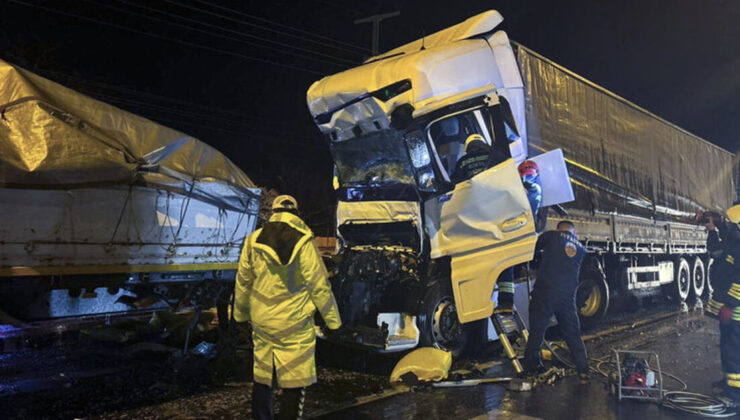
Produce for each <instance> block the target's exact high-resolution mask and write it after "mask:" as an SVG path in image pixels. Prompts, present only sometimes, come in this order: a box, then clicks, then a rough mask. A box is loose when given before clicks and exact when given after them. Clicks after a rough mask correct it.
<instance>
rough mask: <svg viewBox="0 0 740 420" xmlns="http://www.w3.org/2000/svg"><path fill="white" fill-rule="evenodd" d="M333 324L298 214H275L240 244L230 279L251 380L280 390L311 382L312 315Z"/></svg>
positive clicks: (333, 308) (319, 265)
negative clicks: (248, 331) (246, 326)
mask: <svg viewBox="0 0 740 420" xmlns="http://www.w3.org/2000/svg"><path fill="white" fill-rule="evenodd" d="M316 309H318V310H319V312H320V313H321V316H322V317H323V318H324V321H325V322H326V325H327V326H328V327H329V328H331V329H336V328H339V327H340V325H341V323H342V322H341V320H340V318H339V311H338V309H337V303H336V301H335V300H334V295H333V294H332V292H331V288H330V286H329V282H328V280H327V272H326V267H325V266H324V263H323V261H322V260H321V256H320V255H319V252H318V249H317V248H316V244H315V243H314V240H313V233H312V232H311V230H310V229H309V227H308V226H307V225H306V224H305V223H304V222H303V220H301V219H300V218H299V217H298V216H295V215H293V214H291V213H288V212H279V213H275V214H274V215H273V216H272V217H271V218H270V220H269V221H268V222H267V223H265V225H264V226H263V227H262V228H261V229H259V230H257V231H255V232H254V233H252V234H251V235H249V236H248V237H247V239H246V240H245V242H244V248H243V249H242V254H241V258H240V259H239V271H238V273H237V277H236V290H235V303H234V318H235V319H236V320H237V321H238V322H250V323H251V325H252V339H253V341H254V380H255V382H257V383H261V384H264V385H268V386H272V383H273V382H272V380H273V378H272V374H273V371H274V372H275V373H276V375H277V383H278V386H279V387H281V388H302V387H306V386H309V385H311V384H313V383H315V382H316V364H315V361H314V350H315V347H316V336H315V332H314V322H313V315H314V313H315V312H316Z"/></svg>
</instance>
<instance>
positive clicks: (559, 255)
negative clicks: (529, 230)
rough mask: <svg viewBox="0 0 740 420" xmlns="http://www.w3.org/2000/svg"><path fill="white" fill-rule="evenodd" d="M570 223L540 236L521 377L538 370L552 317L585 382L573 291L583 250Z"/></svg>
mask: <svg viewBox="0 0 740 420" xmlns="http://www.w3.org/2000/svg"><path fill="white" fill-rule="evenodd" d="M575 233H576V229H575V226H574V225H573V223H572V222H569V221H561V222H560V223H558V226H557V230H556V231H548V232H545V233H543V234H542V235H540V237H539V238H538V240H537V245H536V248H535V252H537V251H539V250H542V251H543V252H542V256H541V257H540V264H539V269H538V271H537V281H536V282H535V284H534V290H533V291H532V301H531V302H530V303H529V341H528V342H527V348H526V351H525V352H524V374H525V375H528V376H529V375H534V374H536V373H537V372H538V371H539V370H540V369H541V368H542V359H541V357H542V356H541V351H540V350H541V348H542V343H543V341H544V340H545V331H546V330H547V327H548V326H549V325H550V318H551V317H552V315H553V314H554V315H555V317H556V318H557V321H558V326H559V327H560V330H561V331H562V333H563V336H565V342H566V343H567V344H568V349H569V350H570V354H571V356H572V357H573V359H574V362H575V364H576V369H577V370H578V374H579V376H580V378H581V381H583V382H585V381H587V380H588V359H587V357H586V346H585V345H584V344H583V339H582V338H581V325H580V322H579V321H578V308H577V306H576V288H577V286H578V272H579V271H580V268H581V262H582V261H583V257H584V256H585V255H586V250H585V248H584V247H583V246H582V245H581V244H580V243H579V242H578V237H576V234H575Z"/></svg>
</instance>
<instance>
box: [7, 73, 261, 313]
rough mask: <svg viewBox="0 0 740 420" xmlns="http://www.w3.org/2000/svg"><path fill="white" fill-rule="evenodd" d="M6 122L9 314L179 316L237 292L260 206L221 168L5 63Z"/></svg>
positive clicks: (194, 148)
mask: <svg viewBox="0 0 740 420" xmlns="http://www.w3.org/2000/svg"><path fill="white" fill-rule="evenodd" d="M0 112H1V113H2V118H0V156H2V159H0V186H2V187H1V188H0V213H2V214H3V223H2V224H1V225H0V248H1V249H2V252H0V309H2V310H3V311H5V312H8V313H10V314H11V315H13V316H16V317H20V318H23V319H39V318H52V317H59V316H71V315H78V314H83V313H100V312H114V311H120V310H126V309H128V308H129V307H128V306H127V305H124V304H122V303H116V301H120V300H122V297H123V296H130V298H129V301H131V300H132V299H136V298H141V297H150V298H152V297H154V300H151V299H150V301H156V300H162V301H167V300H170V301H176V302H179V303H180V304H183V303H186V302H182V300H183V299H186V300H188V302H191V301H192V299H195V296H198V295H199V294H206V295H209V294H213V293H216V292H213V291H208V292H205V291H204V290H201V289H198V290H196V289H194V288H193V287H192V285H193V284H200V283H202V282H204V281H210V280H227V281H228V280H233V278H234V270H235V268H236V264H237V262H238V258H239V253H240V245H241V242H242V241H243V239H244V237H245V236H246V235H247V234H248V233H250V232H251V231H253V230H254V228H255V224H256V221H257V213H258V209H259V194H260V193H259V190H258V189H257V188H255V185H254V184H253V183H252V181H251V180H250V179H249V178H248V177H247V176H246V175H245V174H244V173H243V172H242V171H241V170H240V169H239V168H238V167H236V166H235V165H234V164H233V163H232V162H231V161H229V159H228V158H226V157H225V156H224V155H223V154H221V153H220V152H218V151H217V150H216V149H214V148H212V147H210V146H208V145H207V144H205V143H203V142H201V141H200V140H197V139H195V138H192V137H190V136H188V135H186V134H183V133H180V132H178V131H175V130H172V129H170V128H167V127H164V126H161V125H159V124H156V123H154V122H152V121H149V120H147V119H144V118H142V117H139V116H136V115H134V114H131V113H128V112H126V111H122V110H120V109H117V108H115V107H113V106H110V105H108V104H105V103H102V102H99V101H96V100H94V99H91V98H89V97H87V96H85V95H82V94H79V93H77V92H75V91H73V90H71V89H68V88H66V87H64V86H61V85H59V84H56V83H54V82H52V81H49V80H46V79H44V78H42V77H39V76H37V75H35V74H32V73H31V72H28V71H26V70H24V69H21V68H19V67H16V66H14V65H12V64H9V63H6V62H3V61H0ZM188 296H190V297H188ZM123 300H125V299H123ZM170 304H172V302H170Z"/></svg>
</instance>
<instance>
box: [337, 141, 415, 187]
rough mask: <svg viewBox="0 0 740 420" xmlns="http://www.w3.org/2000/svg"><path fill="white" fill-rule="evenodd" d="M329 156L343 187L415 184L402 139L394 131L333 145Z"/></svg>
mask: <svg viewBox="0 0 740 420" xmlns="http://www.w3.org/2000/svg"><path fill="white" fill-rule="evenodd" d="M331 152H332V155H333V157H334V162H335V163H336V165H337V176H338V177H339V182H340V183H341V185H342V186H343V187H350V186H353V185H358V184H360V185H369V184H398V183H400V184H415V183H416V182H415V179H414V172H413V170H412V169H411V164H410V162H409V155H408V151H407V149H406V145H405V143H404V139H403V136H402V135H401V133H399V132H398V131H396V130H383V131H377V132H374V133H371V134H368V135H366V136H362V137H357V138H353V139H350V140H346V141H342V142H333V143H332V144H331Z"/></svg>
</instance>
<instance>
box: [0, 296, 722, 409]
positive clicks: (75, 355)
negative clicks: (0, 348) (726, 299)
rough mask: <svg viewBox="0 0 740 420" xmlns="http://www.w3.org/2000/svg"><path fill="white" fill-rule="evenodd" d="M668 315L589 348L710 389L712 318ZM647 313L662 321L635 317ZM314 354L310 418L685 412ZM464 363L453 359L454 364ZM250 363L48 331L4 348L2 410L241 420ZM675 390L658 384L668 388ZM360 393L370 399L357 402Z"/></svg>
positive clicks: (576, 390)
mask: <svg viewBox="0 0 740 420" xmlns="http://www.w3.org/2000/svg"><path fill="white" fill-rule="evenodd" d="M669 312H670V308H661V309H659V310H653V311H651V312H646V311H641V312H638V313H634V314H625V315H622V316H620V317H616V318H614V319H611V320H610V321H609V322H608V323H606V324H605V325H603V327H602V328H600V329H596V330H593V331H588V332H586V337H587V338H589V340H588V341H587V347H588V350H589V353H590V355H591V356H593V357H604V356H606V355H608V354H609V350H610V349H611V348H613V347H618V348H633V349H634V348H640V349H645V350H651V351H656V352H658V353H659V355H660V357H661V363H662V364H663V368H664V370H666V371H670V372H672V373H675V374H677V375H678V376H680V377H682V378H684V380H686V381H687V382H688V383H689V384H690V389H691V390H694V391H698V392H711V382H712V381H714V380H716V379H718V378H719V376H720V371H719V360H718V348H717V344H718V334H717V328H716V325H715V322H714V321H711V320H709V319H706V318H703V317H701V316H696V315H694V316H690V315H678V316H676V315H671V316H668V317H666V314H668V313H669ZM651 317H652V318H659V317H663V319H661V320H659V321H656V322H652V323H649V324H646V325H640V324H639V322H637V321H639V320H641V319H645V318H651ZM636 322H637V323H636ZM554 338H557V337H556V336H555V337H554ZM34 347H36V348H34ZM492 352H495V348H493V347H492V348H490V349H489V351H487V352H483V353H484V354H483V355H481V356H480V358H481V359H482V360H490V359H491V358H492V357H495V355H494V354H493V353H492ZM318 354H319V383H318V384H317V385H314V386H312V387H311V388H309V391H308V395H307V406H306V413H307V415H308V416H309V417H316V416H319V418H328V419H344V418H368V419H411V418H425V419H453V418H455V419H456V418H461V419H464V418H545V419H550V418H598V419H617V418H625V419H626V418H630V419H632V418H684V417H683V416H681V415H680V414H677V413H675V412H673V411H670V410H668V409H665V408H661V407H658V406H657V405H655V404H646V403H635V402H623V403H616V402H614V400H613V398H611V396H610V395H609V394H608V392H607V389H606V387H605V385H604V383H603V382H602V381H601V380H599V379H598V378H594V379H593V380H592V382H591V384H589V385H586V386H583V385H579V384H578V383H577V381H575V380H574V378H573V377H569V378H566V379H563V380H561V381H559V382H557V383H556V384H555V385H553V386H541V387H538V388H537V389H535V391H533V392H529V393H515V392H510V391H508V390H506V388H505V387H502V386H498V385H480V386H476V387H470V388H459V389H444V390H441V389H420V390H417V391H415V392H405V393H399V394H397V395H392V394H394V392H396V391H394V390H393V389H392V388H391V387H390V386H389V385H388V379H387V378H388V374H389V372H390V370H391V369H392V367H393V366H394V364H395V362H396V360H397V359H398V356H395V357H388V356H376V355H366V354H364V353H361V352H356V351H347V350H345V349H338V348H336V347H333V346H327V345H321V346H320V347H319V349H318ZM466 363H467V362H465V361H458V362H457V363H456V366H455V367H461V366H464V365H465V364H466ZM250 366H251V360H250V355H249V352H248V351H244V350H235V351H233V352H224V354H222V355H219V356H218V357H216V358H214V359H205V358H203V357H198V356H192V355H191V356H185V357H183V356H179V355H176V354H172V348H171V347H167V346H160V347H156V346H155V347H151V348H149V347H148V344H146V343H145V344H140V343H139V344H137V343H136V342H127V343H123V344H121V343H101V342H100V341H98V340H93V339H91V338H89V337H87V336H85V335H80V336H71V335H70V334H67V335H66V336H60V337H50V338H47V341H46V342H41V343H33V344H32V345H31V348H26V349H24V350H22V351H16V352H12V353H5V354H2V355H0V391H2V392H1V393H0V413H3V415H2V416H3V417H6V418H104V419H108V418H109V419H123V418H130V419H133V418H136V419H139V418H150V419H165V418H167V419H170V418H178V419H179V418H249V403H250V392H251V383H250V369H249V367H250ZM455 367H453V368H455ZM493 369H494V371H491V372H489V374H491V375H498V374H508V373H509V372H507V369H509V368H508V367H507V366H503V367H495V368H493ZM677 386H678V385H672V383H671V382H670V380H666V387H677ZM385 395H392V396H389V397H384V396H385ZM358 398H359V399H362V400H364V401H369V402H367V403H364V404H361V405H357V401H358ZM373 400H374V401H373Z"/></svg>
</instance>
